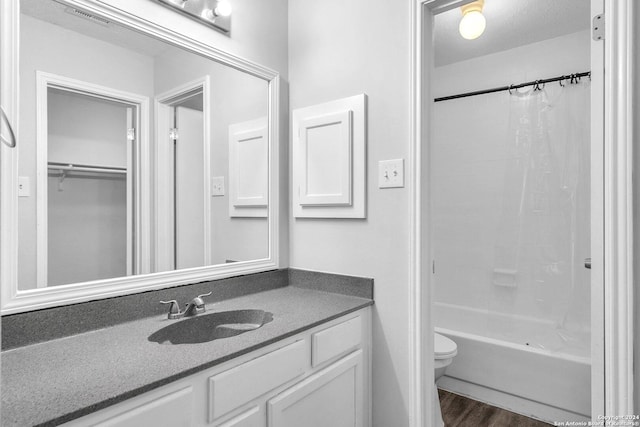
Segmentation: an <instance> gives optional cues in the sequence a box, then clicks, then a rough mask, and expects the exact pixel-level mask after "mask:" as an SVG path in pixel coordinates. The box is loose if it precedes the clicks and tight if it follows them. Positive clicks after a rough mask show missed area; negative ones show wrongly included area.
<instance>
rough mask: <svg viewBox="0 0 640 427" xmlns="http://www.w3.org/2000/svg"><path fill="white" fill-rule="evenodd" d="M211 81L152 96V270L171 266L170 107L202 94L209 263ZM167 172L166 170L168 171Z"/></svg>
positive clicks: (201, 80) (206, 254)
mask: <svg viewBox="0 0 640 427" xmlns="http://www.w3.org/2000/svg"><path fill="white" fill-rule="evenodd" d="M210 87H211V83H210V77H209V76H208V75H207V76H203V77H200V78H198V79H196V80H192V81H190V82H188V83H185V84H183V85H180V86H178V87H175V88H173V89H170V90H168V91H166V92H163V93H162V94H160V95H158V96H156V97H155V100H154V112H155V113H154V117H155V121H156V123H155V131H156V159H155V160H156V168H155V179H156V188H155V227H156V228H155V270H154V271H156V272H160V271H168V270H173V269H174V262H175V242H174V239H175V236H174V234H175V233H174V232H175V223H174V207H175V203H174V192H173V188H174V175H173V172H174V169H173V168H174V164H173V160H174V153H173V149H174V137H173V135H171V134H170V130H171V129H172V128H173V127H174V126H173V116H174V113H173V111H172V110H173V108H174V106H175V105H176V104H177V103H179V102H180V101H181V100H183V99H185V98H188V97H190V96H193V95H194V94H195V93H202V101H203V103H202V116H203V139H202V140H203V147H202V153H203V159H202V160H203V165H202V166H203V169H202V172H203V176H205V177H206V179H205V180H204V185H203V194H202V197H203V208H204V222H203V225H202V227H203V228H202V231H203V234H204V236H205V239H204V248H203V253H204V260H203V261H204V265H205V266H206V265H211V253H212V248H211V245H212V243H211V197H210V195H211V144H210V141H211V91H210ZM169 172H170V173H169Z"/></svg>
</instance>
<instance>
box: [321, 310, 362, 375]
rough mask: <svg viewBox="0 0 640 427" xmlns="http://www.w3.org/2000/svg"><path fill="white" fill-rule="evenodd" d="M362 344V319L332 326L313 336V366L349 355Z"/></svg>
mask: <svg viewBox="0 0 640 427" xmlns="http://www.w3.org/2000/svg"><path fill="white" fill-rule="evenodd" d="M361 342H362V319H361V318H360V316H356V317H354V318H352V319H349V320H347V321H344V322H342V323H339V324H337V325H334V326H331V327H329V328H327V329H324V330H322V331H320V332H316V333H314V334H313V335H312V336H311V366H313V367H316V366H318V365H320V364H322V363H324V362H326V361H328V360H331V359H333V358H335V357H337V356H340V355H342V354H345V353H347V352H348V351H349V350H352V349H354V348H356V347H358V346H359V345H360V343H361Z"/></svg>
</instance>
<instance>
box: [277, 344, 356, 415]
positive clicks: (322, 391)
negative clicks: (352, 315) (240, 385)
mask: <svg viewBox="0 0 640 427" xmlns="http://www.w3.org/2000/svg"><path fill="white" fill-rule="evenodd" d="M362 375H363V351H362V350H358V351H356V352H354V353H351V354H350V355H348V356H346V357H345V358H343V359H341V360H339V361H337V362H336V363H334V364H332V365H330V366H328V367H327V368H325V369H323V370H321V371H319V372H318V373H316V374H314V375H311V376H310V377H308V378H307V379H305V380H303V381H301V382H299V383H298V384H296V385H295V386H293V387H291V388H289V389H287V390H286V391H284V392H282V393H280V394H279V395H278V396H276V397H274V398H273V399H271V400H270V401H269V402H268V403H267V414H268V423H267V425H268V427H299V426H301V425H304V426H305V427H326V426H331V427H362V426H363V425H364V423H363V419H364V418H363V417H364V409H365V407H364V387H363V376H362Z"/></svg>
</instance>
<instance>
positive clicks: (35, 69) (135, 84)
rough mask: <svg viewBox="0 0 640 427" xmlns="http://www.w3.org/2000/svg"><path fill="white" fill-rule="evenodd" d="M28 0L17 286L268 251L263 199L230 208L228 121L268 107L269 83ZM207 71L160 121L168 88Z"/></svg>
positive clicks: (24, 7) (258, 115) (263, 114)
mask: <svg viewBox="0 0 640 427" xmlns="http://www.w3.org/2000/svg"><path fill="white" fill-rule="evenodd" d="M20 7H21V15H20V19H21V21H20V31H21V37H20V64H19V66H20V96H21V102H20V134H21V135H22V140H23V141H24V143H23V144H21V146H20V147H19V167H18V175H19V176H20V180H22V182H28V183H29V186H30V193H29V194H28V195H23V197H20V198H19V228H18V236H19V273H18V281H19V289H21V290H24V289H33V288H37V287H45V286H53V285H64V284H71V283H78V282H85V281H91V280H100V279H107V278H112V277H122V276H128V275H132V274H144V273H151V272H156V271H169V270H174V269H181V268H190V267H201V266H208V265H216V264H224V263H226V262H229V261H246V260H254V259H262V258H266V257H267V256H268V252H269V246H268V245H269V241H268V238H269V233H268V220H267V217H266V207H264V206H262V207H261V208H257V207H246V208H244V209H243V210H242V212H245V213H247V214H246V215H234V216H231V215H230V212H229V185H230V182H231V181H232V177H230V176H229V173H230V170H229V129H230V127H231V126H233V125H234V124H236V123H243V122H248V121H252V120H256V119H264V120H265V121H266V118H267V117H268V102H269V100H268V83H267V82H266V81H265V80H263V79H261V78H258V77H255V76H252V75H250V74H246V73H244V72H241V71H239V70H237V69H235V68H231V67H228V66H225V65H223V64H220V63H217V62H215V61H212V60H210V59H208V58H205V57H201V56H199V55H196V54H194V53H191V52H188V51H185V50H183V49H180V48H177V47H175V46H172V45H170V44H168V43H164V42H161V41H159V40H156V39H153V38H151V37H148V36H146V35H142V34H140V33H137V32H134V31H131V30H128V29H125V28H123V27H120V26H118V25H116V24H114V23H109V22H107V21H105V20H104V19H101V18H100V19H93V18H87V17H86V16H83V15H82V14H78V13H76V12H74V10H73V9H71V8H69V7H67V6H64V5H61V4H58V3H56V2H54V1H49V0H47V1H42V0H21V2H20ZM39 75H40V76H42V75H45V76H48V77H47V78H48V79H50V80H51V81H55V82H56V83H55V84H49V85H48V86H46V88H47V90H45V92H46V94H47V95H46V96H43V95H42V90H41V89H40V90H39V89H38V87H39V86H38V85H39V84H40V87H42V83H39V82H40V80H38V79H39V78H40V77H38V76H39ZM67 80H68V81H70V82H74V84H76V83H77V84H79V85H85V86H87V87H93V86H95V87H97V88H101V89H103V90H104V91H106V92H108V93H110V94H119V93H123V94H131V96H132V97H134V98H135V99H136V100H137V101H136V102H139V103H136V102H131V99H129V98H128V100H126V102H123V100H121V99H119V98H118V97H117V96H115V95H113V96H112V95H110V96H104V94H102V93H91V90H88V89H82V90H78V89H77V88H75V87H67V86H65V84H59V83H58V82H59V81H62V82H65V81H67ZM205 80H206V81H207V82H208V83H207V85H206V87H204V86H202V85H201V86H200V90H199V92H193V93H190V94H188V96H186V97H183V99H181V100H177V99H172V100H168V102H165V103H164V104H163V105H164V106H166V107H167V108H169V107H170V110H171V111H172V116H171V119H170V120H169V121H168V122H167V126H165V127H164V129H162V130H160V128H159V127H158V126H159V124H163V125H164V122H162V120H163V116H162V115H161V114H160V115H159V114H157V113H156V110H155V107H156V106H157V105H158V101H159V100H161V97H162V95H163V94H166V93H168V92H170V91H175V90H176V89H179V88H181V87H185V86H187V85H189V84H191V83H193V82H194V81H205ZM48 81H49V80H48ZM74 84H71V86H74ZM98 92H100V91H98ZM42 100H46V108H45V109H44V110H41V111H40V112H39V113H37V112H38V111H39V110H38V108H39V107H38V105H39V103H42ZM164 101H167V100H166V99H165V100H164ZM154 102H155V105H154ZM38 114H39V115H38ZM47 122H48V126H47V129H48V130H47V131H46V132H44V133H43V130H42V126H43V123H47ZM173 128H177V129H178V131H177V132H176V134H177V135H178V136H179V137H178V139H172V136H171V135H170V132H171V129H173ZM131 129H135V130H134V131H133V134H132V133H131V132H132V131H131ZM47 132H48V133H47ZM43 135H44V136H43ZM132 135H133V138H132ZM267 139H268V138H265V140H264V144H267V142H268V141H267ZM43 141H47V142H46V143H45V144H44V145H43ZM116 141H117V142H116ZM43 146H44V147H45V148H42V147H43ZM265 147H266V145H265ZM174 149H175V150H176V151H175V153H174V152H173V150H174ZM167 150H169V151H167ZM43 153H46V156H44V157H43ZM167 153H168V154H167ZM267 153H268V150H266V149H265V157H266V155H267ZM174 161H175V164H174ZM43 164H44V166H43ZM264 164H265V165H267V164H268V159H266V158H265V159H264ZM69 165H72V166H71V167H70V166H69ZM69 169H73V171H70V170H69ZM43 174H44V178H42V176H43ZM212 178H215V180H214V182H216V183H218V182H220V181H222V182H223V188H222V190H221V191H220V189H219V188H218V187H216V189H215V191H214V188H213V186H212ZM43 179H44V180H43ZM174 179H175V185H174ZM264 180H265V181H266V180H267V177H266V174H265V177H264ZM43 183H44V184H43ZM43 201H44V202H43ZM258 209H261V214H260V215H253V214H251V213H252V212H257V210H258ZM43 224H44V225H46V226H44V227H43ZM34 265H37V266H38V268H36V269H34V268H33V266H34Z"/></svg>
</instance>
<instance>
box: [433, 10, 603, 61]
mask: <svg viewBox="0 0 640 427" xmlns="http://www.w3.org/2000/svg"><path fill="white" fill-rule="evenodd" d="M483 13H484V16H485V18H486V19H487V28H486V30H485V32H484V34H482V35H481V36H480V37H479V38H477V39H475V40H465V39H463V38H462V37H461V36H460V34H459V33H458V24H459V22H460V18H461V17H462V14H461V13H460V9H459V8H456V9H453V10H449V11H447V12H445V13H442V14H439V15H436V17H435V36H434V37H435V47H436V49H435V63H436V66H441V65H446V64H451V63H454V62H459V61H464V60H466V59H471V58H475V57H478V56H484V55H488V54H491V53H495V52H500V51H503V50H507V49H512V48H515V47H518V46H523V45H527V44H530V43H535V42H538V41H542V40H546V39H551V38H554V37H559V36H562V35H565V34H570V33H575V32H577V31H581V30H586V29H588V28H589V27H590V21H591V18H590V1H589V0H485V4H484V10H483Z"/></svg>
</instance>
